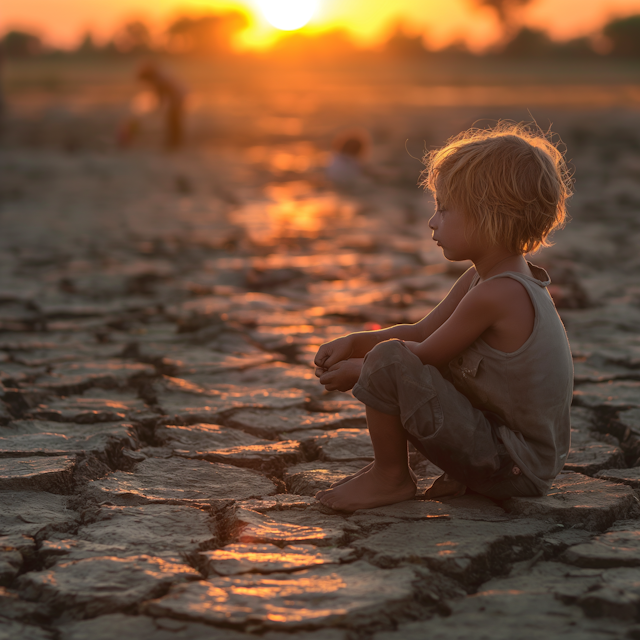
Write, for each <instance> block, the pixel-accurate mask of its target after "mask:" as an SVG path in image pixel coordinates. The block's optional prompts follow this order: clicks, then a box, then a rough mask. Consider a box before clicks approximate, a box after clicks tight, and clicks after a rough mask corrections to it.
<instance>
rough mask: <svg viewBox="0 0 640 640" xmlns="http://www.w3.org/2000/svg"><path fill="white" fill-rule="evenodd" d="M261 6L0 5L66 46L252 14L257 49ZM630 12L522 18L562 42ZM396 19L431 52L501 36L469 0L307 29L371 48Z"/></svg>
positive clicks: (632, 7)
mask: <svg viewBox="0 0 640 640" xmlns="http://www.w3.org/2000/svg"><path fill="white" fill-rule="evenodd" d="M260 1H268V0H2V9H1V13H0V30H1V31H4V30H6V29H8V28H22V29H28V30H31V31H36V32H38V33H39V34H41V35H42V36H44V37H45V38H46V39H47V40H48V41H49V42H51V43H53V44H57V45H70V44H75V43H76V42H77V41H78V39H79V37H80V34H81V33H83V32H85V31H87V30H91V31H93V32H94V33H95V34H96V35H97V36H98V37H103V38H104V37H107V36H109V35H110V34H111V33H112V32H113V30H114V29H115V27H116V26H117V25H118V24H119V23H121V22H122V21H123V20H125V19H131V18H144V19H145V20H147V21H148V22H150V23H152V24H155V25H157V26H158V27H161V26H162V24H163V23H164V22H165V21H166V20H167V19H168V18H170V17H171V16H173V15H176V14H177V13H178V12H180V11H185V10H188V11H193V12H203V11H206V10H207V9H225V8H236V7H243V8H245V9H246V10H248V11H249V12H250V13H251V14H252V15H253V16H255V20H254V25H253V27H252V28H251V30H250V31H249V32H248V33H247V34H246V35H245V38H244V41H245V44H249V45H256V44H259V43H264V42H267V41H268V40H269V39H270V38H273V36H274V30H273V29H272V28H271V27H269V26H268V25H267V24H266V23H265V21H264V19H263V18H262V15H261V13H260V10H259V8H258V3H259V2H260ZM301 1H303V0H301ZM631 13H640V0H533V2H532V4H531V6H529V7H528V8H527V9H526V10H525V11H524V12H523V13H522V15H521V19H522V21H523V22H524V23H526V24H528V25H532V26H537V27H543V28H545V29H546V30H547V31H549V32H550V33H551V34H552V35H553V36H554V37H556V38H559V39H562V38H568V37H572V36H576V35H582V34H586V33H590V32H593V31H595V30H597V28H598V26H599V25H600V24H602V23H603V22H604V21H606V20H607V19H609V18H611V17H614V16H622V15H629V14H631ZM397 20H401V21H403V22H405V23H406V24H407V25H410V28H411V29H412V30H414V31H415V32H416V33H417V32H420V33H424V34H425V41H426V42H428V43H431V45H432V46H436V47H437V46H442V45H444V44H447V43H448V42H451V41H453V40H456V39H464V40H466V41H467V42H468V43H469V44H471V45H472V46H473V47H474V48H479V47H482V46H483V45H486V44H488V43H490V42H491V41H492V40H493V39H495V37H496V35H497V33H498V29H497V22H496V19H495V16H494V15H493V13H492V12H491V11H490V10H487V9H483V10H478V9H475V8H474V6H473V0H444V1H443V0H320V9H319V10H318V12H317V14H316V16H315V17H314V19H313V21H312V23H310V25H309V27H308V28H309V29H313V30H319V29H326V28H329V27H345V28H347V29H348V30H349V31H351V32H352V34H353V35H354V36H355V37H356V39H358V40H359V41H360V42H362V43H363V44H375V42H376V41H378V40H380V39H381V38H382V37H384V36H385V35H386V34H387V33H388V31H389V29H390V25H392V24H393V23H394V22H395V21H397Z"/></svg>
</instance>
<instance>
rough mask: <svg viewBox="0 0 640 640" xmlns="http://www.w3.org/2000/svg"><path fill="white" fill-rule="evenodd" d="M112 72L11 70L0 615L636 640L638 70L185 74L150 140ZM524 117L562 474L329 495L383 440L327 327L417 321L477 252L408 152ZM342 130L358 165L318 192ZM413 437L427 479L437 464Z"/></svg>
mask: <svg viewBox="0 0 640 640" xmlns="http://www.w3.org/2000/svg"><path fill="white" fill-rule="evenodd" d="M25 69H26V67H25ZM56 69H57V70H56ZM23 71H24V69H23ZM27 71H29V70H27ZM76 71H77V70H76ZM130 71H131V70H130V69H128V68H122V69H121V68H116V69H115V70H114V69H112V70H111V71H110V72H109V74H106V72H105V75H104V76H102V78H103V81H100V78H99V77H97V79H96V77H93V76H89V79H87V76H86V75H82V74H80V73H79V72H77V73H76V74H75V75H73V74H67V75H65V74H64V73H62V72H61V71H60V68H58V67H56V68H55V69H53V70H51V69H49V68H47V69H45V70H44V71H43V70H42V69H40V70H39V71H38V70H35V71H34V69H33V68H30V71H29V73H27V72H26V71H24V74H23V76H20V74H19V73H18V71H15V70H14V71H11V73H10V74H9V76H10V77H9V89H10V90H9V91H8V107H9V109H8V113H7V118H6V121H5V126H4V133H3V146H2V148H1V149H0V229H1V233H0V246H1V249H2V250H1V251H0V381H1V383H2V386H1V389H0V393H1V401H0V425H1V426H0V543H1V544H0V585H3V586H2V587H0V638H21V639H27V640H32V639H33V640H54V639H55V640H81V639H85V638H87V639H88V638H91V639H92V640H102V639H105V640H106V639H108V638H117V637H120V638H137V639H139V640H144V639H146V638H150V639H154V640H155V639H156V638H157V639H160V640H169V639H175V640H187V639H189V640H191V639H196V640H198V639H200V638H202V639H204V638H208V639H211V638H214V639H215V638H221V639H222V638H224V639H227V638H228V639H231V640H236V639H237V640H250V638H255V637H263V638H266V639H268V640H284V639H286V638H302V639H305V640H355V639H356V638H362V639H363V640H364V639H369V638H374V639H375V640H400V639H401V638H402V639H403V640H405V639H407V638H408V639H412V638H416V639H418V638H425V637H429V638H434V639H436V638H438V639H447V640H449V639H451V640H453V639H454V638H455V639H463V638H474V639H481V638H487V639H488V638H491V639H492V640H497V639H499V638H505V639H509V640H511V639H519V638H522V639H529V638H537V637H542V636H543V635H544V636H545V637H548V638H560V637H562V638H576V639H580V640H590V639H600V638H621V637H628V638H638V637H640V624H638V623H639V622H640V580H639V578H638V570H637V567H638V566H639V565H640V526H639V521H638V517H639V516H640V510H639V508H638V498H637V495H636V494H637V491H638V490H639V489H640V284H639V279H638V275H639V272H640V257H639V254H638V249H637V247H638V246H640V216H639V210H640V111H639V110H638V106H639V105H640V91H639V90H638V88H637V87H636V86H635V85H634V84H633V83H632V82H631V81H629V80H628V78H623V80H622V81H619V82H616V83H611V82H610V83H608V84H605V83H603V82H597V83H596V82H591V81H589V79H588V77H587V78H585V77H580V78H579V79H578V80H577V81H575V82H573V83H569V84H567V83H562V82H559V81H557V82H556V81H554V82H547V83H546V84H545V83H543V82H542V81H541V80H540V79H539V78H533V77H532V78H530V79H529V81H525V80H526V79H525V80H522V79H521V80H520V81H519V82H518V83H517V84H516V83H511V82H510V83H506V82H503V83H502V84H497V83H498V80H499V78H498V79H496V78H495V77H494V78H493V80H491V79H489V80H490V81H485V82H484V83H475V84H474V83H468V82H458V83H455V84H454V83H452V84H446V83H445V82H444V81H440V82H438V83H436V84H434V83H431V84H429V83H427V82H423V81H421V82H412V81H411V78H410V77H409V75H408V74H402V73H398V75H397V78H396V80H394V77H395V76H394V74H393V73H391V72H390V71H389V69H386V70H385V71H384V74H383V75H381V76H380V77H379V78H378V80H377V81H376V76H375V74H374V73H373V72H372V71H371V70H369V71H367V73H366V74H365V73H364V72H363V74H362V75H358V74H355V73H353V72H351V73H350V74H347V73H346V72H345V74H343V75H342V76H330V75H327V74H326V73H324V74H321V73H319V74H318V75H317V76H316V77H313V78H309V77H306V76H305V77H304V78H303V79H304V81H302V80H301V75H300V72H299V71H296V72H295V73H294V72H293V71H291V70H289V71H282V72H281V73H278V74H276V75H275V76H274V75H273V74H275V72H274V71H273V70H272V71H271V74H272V75H270V76H268V77H266V76H265V78H264V79H263V82H262V83H260V82H258V81H257V80H256V77H259V74H258V73H257V72H256V71H255V70H254V72H253V73H254V75H253V76H251V77H250V78H249V77H248V76H247V77H244V76H243V77H241V76H242V74H240V73H239V72H238V74H236V75H234V74H233V73H231V71H229V70H227V71H225V74H226V75H225V74H222V71H220V70H219V74H222V75H219V76H216V78H215V82H213V81H211V82H209V84H207V81H206V75H203V73H202V72H201V71H200V72H199V73H200V75H198V73H196V72H195V71H194V72H193V74H192V75H189V74H188V73H187V72H186V71H184V70H183V75H184V76H185V77H186V78H187V80H189V81H190V82H191V87H192V91H191V94H190V97H189V100H190V102H189V111H188V123H187V126H188V138H187V145H186V147H185V149H184V150H182V151H179V152H176V153H173V154H167V153H164V152H162V150H161V139H160V138H161V119H160V117H159V114H158V113H155V112H153V111H150V112H146V111H145V108H142V107H144V105H145V104H146V102H145V100H146V98H145V97H140V95H139V94H138V93H137V91H138V89H139V88H136V87H135V85H134V84H133V83H132V82H128V81H126V76H125V80H124V81H122V80H121V78H122V77H123V74H124V73H125V72H126V73H129V72H130ZM74 73H75V72H74ZM118 73H121V75H120V76H118ZM381 73H382V72H381ZM30 74H31V75H30ZM38 74H40V75H38ZM223 76H224V77H223ZM20 77H23V80H24V82H23V84H20V82H19V80H20ZM43 78H45V79H46V78H49V81H48V82H49V84H48V85H47V83H46V82H43ZM79 78H80V79H79ZM230 78H231V79H230ZM267 80H269V82H268V81H267ZM74 83H75V84H74ZM79 87H80V88H81V89H82V90H80V89H79ZM141 105H142V107H141ZM132 114H137V117H138V130H137V132H138V135H137V136H136V137H134V138H133V139H132V142H131V145H130V146H129V147H128V148H126V149H123V148H118V146H117V144H116V142H117V131H118V129H119V127H121V126H122V123H123V122H124V121H126V119H127V118H130V117H131V116H132ZM531 117H533V118H535V119H536V121H537V122H538V123H539V124H540V125H541V126H542V127H543V128H547V127H548V126H552V129H553V130H554V131H555V132H557V133H558V134H559V135H560V136H561V137H562V140H563V141H564V143H565V144H566V147H567V158H568V159H569V160H570V162H571V163H572V166H573V167H574V171H575V191H576V193H575V196H574V197H573V198H572V200H571V204H570V214H571V218H572V220H571V222H570V223H569V224H568V225H567V227H566V229H564V230H561V231H559V232H558V233H557V234H556V236H555V237H554V241H555V244H554V246H553V247H551V248H548V249H544V250H543V251H541V252H540V253H538V254H536V255H535V256H532V257H531V258H530V259H531V260H532V261H533V262H535V263H536V264H539V265H541V266H544V267H545V268H546V269H547V270H548V271H549V273H550V274H551V278H552V280H553V285H552V287H551V289H550V290H551V293H552V295H553V297H554V299H555V301H556V305H557V307H558V309H559V311H560V314H561V317H562V319H563V321H564V323H565V325H566V328H567V332H568V335H569V339H570V343H571V347H572V352H573V355H574V366H575V393H574V407H573V409H572V449H571V453H570V456H569V459H568V462H567V464H566V466H565V470H564V471H563V472H562V474H561V475H560V476H559V477H558V479H557V481H556V483H555V484H554V486H553V488H552V490H551V491H550V493H549V495H548V496H546V497H544V498H535V499H533V498H532V499H524V498H521V499H512V500H509V501H506V502H503V503H495V502H492V501H490V500H488V499H485V498H482V497H479V496H477V495H467V496H462V497H459V498H454V499H446V500H442V501H435V500H431V501H429V500H423V499H419V498H420V495H419V496H418V499H416V500H414V501H409V502H405V503H401V504H399V505H394V506H391V507H383V508H378V509H371V510H363V511H358V512H356V513H354V514H350V515H342V514H338V513H333V512H331V511H329V510H327V509H325V508H321V507H319V506H318V504H317V503H316V502H315V500H314V498H313V496H314V495H315V493H316V492H317V491H318V490H319V489H321V488H324V487H327V486H328V485H329V484H330V483H331V482H333V481H335V480H336V479H338V478H340V477H342V476H344V475H346V474H347V473H351V472H353V471H354V470H357V469H359V468H360V467H362V466H364V465H365V464H367V463H368V462H369V461H370V460H371V459H372V449H371V446H370V442H369V440H368V436H367V431H366V425H365V420H364V411H363V407H362V405H360V403H358V402H357V401H356V400H355V399H354V398H353V397H352V396H351V394H350V393H346V394H342V393H338V392H334V393H329V394H327V393H325V392H324V390H323V388H322V387H321V386H320V385H319V383H318V382H317V381H316V378H315V377H314V375H313V369H312V366H311V362H312V359H313V355H314V353H315V351H316V350H317V348H318V346H319V345H320V344H321V343H322V342H325V341H326V340H328V339H331V338H333V337H337V336H339V335H342V334H344V333H347V332H350V331H354V330H361V329H363V328H376V327H378V326H388V325H390V324H394V323H398V322H415V321H417V320H419V319H420V318H422V317H423V316H424V315H425V314H427V313H428V312H429V311H430V310H431V309H432V308H433V307H434V306H435V305H436V304H437V303H438V302H439V300H440V299H441V298H442V297H443V295H444V294H445V293H446V292H447V291H448V289H449V288H450V287H451V286H452V284H453V283H454V282H455V279H456V277H457V276H458V275H460V273H462V271H463V270H464V268H465V265H460V264H453V263H447V262H446V261H445V260H444V259H443V258H442V256H441V254H440V251H439V249H438V248H437V247H436V246H435V245H434V244H433V242H432V241H431V239H430V233H429V230H428V227H427V220H428V218H429V215H430V211H431V209H432V202H431V199H430V197H428V196H427V195H425V194H424V193H422V192H421V191H420V189H419V188H418V186H417V182H418V178H419V174H420V170H421V162H420V157H421V155H422V153H423V151H424V149H425V148H426V149H428V148H433V146H436V145H439V144H442V143H443V142H444V141H445V140H446V138H447V137H448V136H450V135H452V134H455V133H457V132H458V131H460V130H462V129H464V128H467V127H469V126H471V125H473V124H474V123H478V124H480V125H482V124H484V123H486V122H491V121H496V120H497V119H500V118H510V119H514V120H517V121H521V120H530V119H531ZM354 127H358V128H360V129H364V130H366V131H367V132H368V135H369V136H370V140H371V149H370V153H369V155H368V157H367V159H366V164H367V167H368V175H365V176H363V177H361V178H360V179H358V180H357V181H356V182H355V183H353V184H350V185H347V186H340V187H338V186H336V185H335V184H332V183H331V182H330V181H328V179H327V177H326V173H325V167H326V165H327V163H328V162H330V159H331V144H332V140H333V139H334V138H335V136H336V135H339V134H340V133H342V132H344V131H346V130H349V129H351V128H354ZM411 461H412V465H413V467H414V469H415V470H416V472H417V473H418V475H419V477H420V486H419V489H420V493H422V492H423V491H424V489H426V488H427V487H428V486H430V484H431V483H432V482H433V480H434V479H435V477H436V476H437V474H438V469H437V468H435V467H434V466H433V465H431V464H430V463H429V462H428V461H427V460H425V459H424V458H422V457H421V456H420V455H419V454H418V453H417V452H413V453H412V455H411Z"/></svg>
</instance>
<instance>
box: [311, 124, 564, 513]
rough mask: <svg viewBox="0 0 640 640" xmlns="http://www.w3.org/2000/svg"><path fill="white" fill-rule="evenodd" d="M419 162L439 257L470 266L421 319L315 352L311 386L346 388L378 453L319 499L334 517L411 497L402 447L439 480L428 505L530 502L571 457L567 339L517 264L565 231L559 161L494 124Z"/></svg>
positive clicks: (535, 139)
mask: <svg viewBox="0 0 640 640" xmlns="http://www.w3.org/2000/svg"><path fill="white" fill-rule="evenodd" d="M425 164H426V169H425V171H424V173H423V176H424V181H423V185H424V186H425V187H426V188H428V189H429V190H430V191H432V192H433V193H434V195H435V200H436V211H435V214H434V215H433V217H432V218H431V220H430V221H429V226H430V228H431V230H432V238H433V240H434V241H435V242H437V244H438V246H439V247H441V248H442V251H443V253H444V256H445V257H446V258H447V259H448V260H452V261H458V260H471V261H472V262H473V266H472V267H471V268H470V269H469V270H468V271H467V272H466V273H465V274H464V275H462V276H461V277H460V278H459V280H458V281H457V282H456V284H455V285H454V286H453V288H452V289H451V291H449V293H448V294H447V296H446V297H445V298H444V300H443V301H442V302H441V303H440V304H439V305H438V306H437V307H436V308H435V309H434V310H433V311H432V312H431V313H430V314H429V315H428V316H426V317H425V318H423V319H422V320H421V321H420V322H417V323H416V324H410V325H397V326H395V327H390V328H388V329H382V330H380V331H362V332H358V333H352V334H350V335H347V336H344V337H342V338H338V339H337V340H333V341H331V342H328V343H326V344H323V345H322V346H321V347H320V349H319V350H318V353H317V355H316V358H315V364H316V367H317V369H316V375H317V376H318V377H319V378H320V382H321V384H323V385H324V386H325V388H326V389H327V390H329V391H330V390H335V389H339V390H340V391H346V390H348V389H350V388H352V387H353V395H354V396H355V397H356V398H358V399H359V400H360V401H361V402H363V403H364V404H365V405H366V414H367V427H368V429H369V434H370V436H371V440H372V443H373V449H374V453H375V460H374V462H372V463H371V464H370V465H368V466H367V467H365V468H364V469H362V470H361V471H360V472H358V473H356V474H354V475H353V476H350V477H348V478H346V479H344V480H343V481H341V482H339V483H336V484H335V485H333V486H332V487H331V488H330V489H327V490H325V491H320V492H319V493H318V494H317V496H316V497H317V498H318V499H319V500H320V502H322V503H323V504H324V505H326V506H329V507H332V508H334V509H338V510H344V511H353V510H356V509H365V508H371V507H377V506H382V505H386V504H392V503H395V502H400V501H402V500H409V499H411V498H413V497H414V495H415V492H416V480H415V475H414V474H413V472H412V471H411V469H410V468H409V466H408V461H407V441H410V442H411V443H413V444H414V446H415V447H416V448H417V449H418V450H419V451H420V452H421V453H423V455H425V456H426V457H427V458H428V459H429V460H431V461H432V462H433V463H434V464H436V465H437V466H439V467H440V468H442V469H443V470H444V471H445V475H444V476H443V477H442V478H440V479H439V480H437V481H436V483H435V484H434V486H433V487H432V489H430V490H429V492H428V493H427V497H438V496H441V495H450V494H459V493H462V492H464V489H465V486H468V487H469V488H471V489H473V490H474V491H476V492H477V493H480V494H483V495H486V496H489V497H491V498H494V499H505V498H508V497H510V496H541V495H544V494H545V492H546V491H547V490H548V488H549V487H550V485H551V483H552V482H553V479H554V478H555V477H556V475H557V474H558V473H559V472H560V470H561V469H562V466H563V465H564V462H565V460H566V456H567V452H568V451H569V437H570V422H569V408H570V405H571V399H572V392H573V365H572V359H571V352H570V350H569V343H568V341H567V336H566V333H565V330H564V327H563V325H562V322H561V320H560V317H559V316H558V314H557V312H556V309H555V306H554V304H553V301H552V299H551V297H550V295H549V293H548V292H547V288H546V287H547V286H548V285H549V283H550V281H549V276H548V275H547V273H546V272H545V271H544V269H541V268H539V267H536V266H534V265H533V264H531V263H529V262H527V261H526V260H525V258H524V254H525V253H528V252H531V251H534V250H536V249H537V248H538V247H540V246H543V245H547V244H548V242H546V238H547V236H548V235H549V233H550V232H551V231H552V230H553V229H555V228H556V227H559V226H561V225H562V224H563V223H564V219H565V204H566V200H567V198H568V197H569V196H570V195H571V194H570V180H569V176H568V172H567V168H566V165H565V163H564V161H563V158H562V154H561V153H560V151H558V149H557V148H556V147H555V146H554V145H553V144H552V143H551V142H550V141H549V140H548V139H547V138H546V137H545V136H544V135H543V134H542V133H538V132H535V131H532V130H529V129H527V128H525V127H523V126H521V125H513V124H509V123H502V124H500V125H498V126H497V127H496V128H495V129H492V130H470V131H467V132H464V133H462V134H460V135H459V136H457V137H456V138H454V139H452V140H450V141H449V142H448V144H447V145H446V146H445V147H443V148H442V149H439V150H437V151H434V152H432V153H429V154H428V155H427V156H426V158H425ZM361 358H364V361H363V360H361ZM354 385H355V386H354Z"/></svg>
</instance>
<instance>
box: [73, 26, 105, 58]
mask: <svg viewBox="0 0 640 640" xmlns="http://www.w3.org/2000/svg"><path fill="white" fill-rule="evenodd" d="M75 52H76V53H78V54H80V55H81V56H92V55H95V54H96V53H99V52H100V47H98V46H97V45H96V43H95V40H94V39H93V34H92V33H91V32H90V31H87V33H85V34H84V36H83V37H82V39H81V40H80V44H79V45H78V46H77V47H76V50H75Z"/></svg>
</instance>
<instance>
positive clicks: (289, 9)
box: [260, 0, 318, 31]
mask: <svg viewBox="0 0 640 640" xmlns="http://www.w3.org/2000/svg"><path fill="white" fill-rule="evenodd" d="M260 6H261V8H262V12H263V14H264V17H265V18H266V19H267V20H268V21H269V24H271V25H273V26H274V27H275V28H276V29H280V30H282V31H294V30H295V29H300V28H302V27H304V26H305V25H306V24H307V23H308V22H309V20H311V18H312V17H313V14H314V13H315V12H316V10H317V8H318V0H261V1H260Z"/></svg>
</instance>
